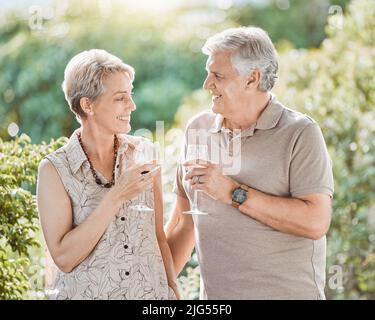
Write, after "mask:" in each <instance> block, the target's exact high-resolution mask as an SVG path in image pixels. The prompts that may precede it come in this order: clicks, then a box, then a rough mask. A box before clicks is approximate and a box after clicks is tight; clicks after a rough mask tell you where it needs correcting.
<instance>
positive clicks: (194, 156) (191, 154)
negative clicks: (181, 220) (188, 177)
mask: <svg viewBox="0 0 375 320" xmlns="http://www.w3.org/2000/svg"><path fill="white" fill-rule="evenodd" d="M198 160H205V161H208V160H209V156H208V146H207V145H205V144H189V145H188V146H187V150H186V157H185V162H186V161H189V162H190V163H191V164H189V165H184V168H185V172H188V171H189V170H191V169H193V168H202V167H203V166H201V165H199V164H198V163H197V162H198ZM203 168H204V167H203ZM183 213H184V214H195V215H207V214H208V213H207V212H204V211H202V210H199V208H198V190H196V189H195V190H194V194H193V201H192V203H191V207H190V210H189V211H183Z"/></svg>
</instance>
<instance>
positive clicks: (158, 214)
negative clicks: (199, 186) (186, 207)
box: [154, 173, 180, 299]
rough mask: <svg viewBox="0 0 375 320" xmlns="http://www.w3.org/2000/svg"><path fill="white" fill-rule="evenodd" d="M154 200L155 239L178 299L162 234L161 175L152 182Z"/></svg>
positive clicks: (166, 245) (174, 275) (173, 269)
mask: <svg viewBox="0 0 375 320" xmlns="http://www.w3.org/2000/svg"><path fill="white" fill-rule="evenodd" d="M154 199H155V204H154V208H155V227H156V237H157V240H158V243H159V248H160V251H161V255H162V258H163V262H164V267H165V271H166V273H167V280H168V285H169V286H170V287H171V288H172V289H173V291H174V292H175V294H176V297H177V299H180V294H179V292H178V288H177V283H176V281H177V277H176V272H175V268H174V264H173V259H172V254H171V250H170V248H169V245H168V242H167V238H166V236H165V233H164V219H163V211H164V210H163V190H162V183H161V174H160V173H159V174H158V176H156V179H155V182H154Z"/></svg>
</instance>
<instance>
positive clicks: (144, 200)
mask: <svg viewBox="0 0 375 320" xmlns="http://www.w3.org/2000/svg"><path fill="white" fill-rule="evenodd" d="M140 203H141V205H142V206H144V205H145V204H146V191H143V192H142V193H141V196H140Z"/></svg>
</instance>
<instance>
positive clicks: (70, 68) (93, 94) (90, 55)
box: [62, 49, 135, 123]
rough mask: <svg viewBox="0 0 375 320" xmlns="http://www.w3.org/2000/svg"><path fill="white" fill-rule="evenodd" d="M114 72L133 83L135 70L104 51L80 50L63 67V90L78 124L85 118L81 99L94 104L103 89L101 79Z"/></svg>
mask: <svg viewBox="0 0 375 320" xmlns="http://www.w3.org/2000/svg"><path fill="white" fill-rule="evenodd" d="M117 72H124V73H127V74H128V75H129V78H130V80H131V81H133V80H134V75H135V72H134V68H133V67H131V66H129V65H127V64H126V63H124V62H122V60H121V59H119V58H117V57H116V56H114V55H112V54H110V53H108V52H107V51H105V50H100V49H92V50H89V51H83V52H80V53H78V54H77V55H76V56H74V57H73V58H72V59H71V60H70V61H69V63H68V64H67V66H66V68H65V72H64V81H63V83H62V89H63V91H64V94H65V99H66V101H67V102H68V104H69V107H70V109H71V110H72V111H73V113H74V114H75V115H76V118H77V120H78V122H80V123H81V119H84V118H85V117H86V115H85V112H84V111H83V110H82V108H81V104H80V99H81V98H84V97H86V98H88V99H90V100H91V101H95V100H96V99H97V98H98V97H99V96H100V95H102V94H103V93H104V92H105V90H106V88H105V85H104V84H103V78H104V77H105V76H108V75H110V74H114V73H117Z"/></svg>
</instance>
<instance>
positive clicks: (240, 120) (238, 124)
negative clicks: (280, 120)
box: [223, 92, 272, 131]
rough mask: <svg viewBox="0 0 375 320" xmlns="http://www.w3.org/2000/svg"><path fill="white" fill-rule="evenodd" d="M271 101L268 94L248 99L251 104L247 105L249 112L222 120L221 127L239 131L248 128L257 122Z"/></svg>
mask: <svg viewBox="0 0 375 320" xmlns="http://www.w3.org/2000/svg"><path fill="white" fill-rule="evenodd" d="M271 99H272V95H271V94H270V93H269V92H266V93H262V94H259V95H258V96H257V97H255V98H254V99H250V101H253V102H250V103H249V105H248V109H247V110H249V112H247V113H246V114H240V115H238V116H237V118H233V119H227V118H224V120H223V127H224V128H228V129H230V130H235V129H239V130H241V131H243V130H246V129H248V128H250V127H251V126H252V125H254V124H255V123H256V122H257V121H258V119H259V117H260V116H261V115H262V113H263V111H264V110H265V109H266V107H267V106H268V104H269V102H270V100H271Z"/></svg>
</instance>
